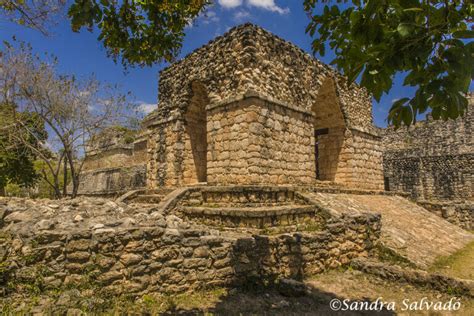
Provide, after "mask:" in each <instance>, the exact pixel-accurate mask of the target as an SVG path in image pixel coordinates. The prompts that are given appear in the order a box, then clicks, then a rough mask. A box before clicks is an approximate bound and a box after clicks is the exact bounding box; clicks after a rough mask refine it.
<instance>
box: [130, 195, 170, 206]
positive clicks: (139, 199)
mask: <svg viewBox="0 0 474 316" xmlns="http://www.w3.org/2000/svg"><path fill="white" fill-rule="evenodd" d="M165 196H166V195H162V194H142V195H138V196H136V197H135V198H133V199H132V200H131V201H130V202H132V203H149V204H158V203H160V202H161V200H163V198H164V197H165Z"/></svg>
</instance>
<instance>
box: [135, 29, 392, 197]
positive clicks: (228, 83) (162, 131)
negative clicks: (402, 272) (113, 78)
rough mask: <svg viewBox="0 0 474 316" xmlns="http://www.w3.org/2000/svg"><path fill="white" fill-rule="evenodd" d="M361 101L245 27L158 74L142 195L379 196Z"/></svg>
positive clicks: (281, 43) (375, 151)
mask: <svg viewBox="0 0 474 316" xmlns="http://www.w3.org/2000/svg"><path fill="white" fill-rule="evenodd" d="M371 111H372V107H371V99H370V97H369V95H368V94H367V93H366V92H365V91H364V90H363V89H361V88H360V87H358V86H356V85H354V84H352V85H348V83H347V81H346V79H345V78H344V77H343V76H342V75H340V74H339V73H337V72H336V71H334V70H333V69H332V68H330V67H329V66H327V65H325V64H323V63H321V62H320V61H318V60H316V59H314V58H313V57H311V56H310V55H308V54H306V53H304V52H303V51H302V50H301V49H299V48H298V47H296V46H294V45H293V44H291V43H289V42H287V41H285V40H283V39H281V38H278V37H276V36H275V35H273V34H271V33H269V32H267V31H265V30H263V29H261V28H259V27H257V26H254V25H251V24H245V25H242V26H239V27H236V28H234V29H232V30H230V31H229V32H228V33H226V34H225V35H224V36H222V37H218V38H216V39H215V40H213V41H211V42H210V43H209V44H207V45H205V46H203V47H201V48H200V49H197V50H196V51H194V52H193V53H191V54H189V55H188V56H187V57H185V58H184V59H183V60H181V61H179V62H177V63H174V64H172V65H171V66H169V67H168V68H166V69H165V70H163V71H162V72H161V76H160V83H159V104H158V109H157V110H156V111H154V112H153V113H152V114H151V115H150V116H149V117H147V118H146V120H145V122H144V125H145V127H146V129H147V130H148V131H149V139H148V149H147V150H148V158H147V187H148V188H156V187H160V186H181V185H189V184H196V183H202V182H206V183H208V184H210V185H228V184H242V185H245V184H272V185H280V184H285V185H287V184H291V185H311V184H313V183H315V181H316V180H327V181H333V182H336V183H340V184H344V185H347V186H357V187H359V188H367V189H379V188H383V176H382V149H381V146H380V144H381V139H380V138H379V136H378V135H377V133H376V130H375V128H374V125H373V120H372V114H371Z"/></svg>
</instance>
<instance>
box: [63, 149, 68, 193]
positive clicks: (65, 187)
mask: <svg viewBox="0 0 474 316" xmlns="http://www.w3.org/2000/svg"><path fill="white" fill-rule="evenodd" d="M63 172H64V175H63V176H64V183H63V196H67V157H64V170H63Z"/></svg>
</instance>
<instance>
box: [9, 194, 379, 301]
mask: <svg viewBox="0 0 474 316" xmlns="http://www.w3.org/2000/svg"><path fill="white" fill-rule="evenodd" d="M72 204H73V205H74V201H73V202H72ZM95 208H100V206H95ZM69 211H70V210H69ZM20 212H21V211H20ZM122 212H123V210H122ZM9 216H10V217H12V216H13V217H15V216H16V215H13V214H9V215H7V217H5V220H6V221H8V222H10V221H11V220H12V218H13V217H12V218H10V217H9ZM143 217H144V215H141V217H140V216H139V217H137V220H138V218H143ZM152 217H153V219H152V220H153V223H154V225H153V226H146V225H145V226H143V224H142V225H137V226H135V227H133V226H132V227H125V228H123V227H122V226H119V227H116V226H114V225H113V223H112V222H111V223H110V225H109V223H107V222H105V223H104V224H105V225H104V224H103V225H100V226H98V225H96V226H94V228H92V229H85V230H74V229H71V230H70V231H61V230H47V227H43V228H42V230H40V231H38V232H35V233H34V234H31V230H30V231H27V232H26V233H28V234H31V237H26V236H23V235H21V232H22V231H23V230H21V229H19V230H16V231H11V232H9V233H7V232H4V234H3V238H2V239H0V250H2V251H0V255H1V257H0V263H1V264H2V266H3V267H5V269H3V270H2V278H3V279H4V281H5V282H10V281H12V284H13V285H15V284H18V285H19V286H20V288H21V283H22V282H37V284H39V285H38V287H39V288H40V289H58V288H61V287H64V286H69V287H71V286H81V285H84V284H87V286H89V287H91V286H92V287H93V286H94V285H98V286H101V288H103V289H105V290H110V291H112V292H114V293H122V294H124V293H126V294H143V293H146V292H150V291H154V292H161V293H166V292H182V291H186V290H192V289H195V288H202V287H210V286H227V285H238V284H242V283H245V282H247V281H248V280H249V279H250V280H260V281H263V280H270V281H271V280H273V279H274V278H277V277H292V278H301V277H303V276H305V275H311V274H314V273H319V272H322V271H324V270H326V269H330V268H336V267H339V266H341V265H344V264H347V263H349V261H350V260H351V259H353V258H356V257H360V256H367V254H368V253H369V252H370V251H371V250H372V248H373V247H374V243H375V242H376V240H377V239H378V237H379V235H380V216H376V215H360V216H347V217H345V216H343V217H341V218H339V219H334V220H333V222H331V223H330V224H328V225H327V227H326V229H325V230H323V231H319V232H308V233H297V234H283V235H275V236H264V235H261V236H250V235H249V236H241V237H232V236H230V235H226V234H224V233H222V234H216V233H213V234H211V233H209V229H208V228H206V227H198V226H196V227H190V226H189V225H185V223H183V222H182V221H181V222H180V221H179V219H178V218H176V216H174V217H173V215H170V216H167V217H163V216H162V215H157V214H154V215H153V216H152ZM15 218H18V216H17V217H15ZM128 223H129V224H130V223H133V221H132V222H130V220H128ZM150 223H151V222H150ZM20 224H21V220H20V223H19V222H18V221H17V222H16V225H20ZM13 263H14V264H13ZM10 290H15V289H10Z"/></svg>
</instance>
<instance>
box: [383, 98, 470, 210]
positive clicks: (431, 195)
mask: <svg viewBox="0 0 474 316" xmlns="http://www.w3.org/2000/svg"><path fill="white" fill-rule="evenodd" d="M469 99H470V103H469V106H468V110H467V113H466V115H465V116H464V117H463V118H459V119H457V120H448V121H446V122H444V121H434V120H433V119H432V118H431V117H430V116H428V118H427V120H425V121H421V122H418V123H417V124H415V125H414V126H411V127H410V128H408V129H407V128H404V127H402V128H400V129H399V130H394V129H393V128H388V129H386V130H385V131H384V136H383V143H384V147H385V151H384V155H383V165H384V177H385V185H386V188H387V189H388V190H391V191H397V190H399V191H405V192H408V193H410V194H411V195H412V197H413V198H415V199H423V200H453V199H454V200H456V199H460V200H469V201H472V200H473V199H474V168H473V166H474V134H473V131H472V127H473V125H474V107H473V105H474V99H473V98H472V96H471V97H470V98H469Z"/></svg>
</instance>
